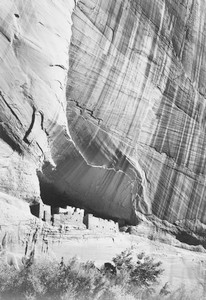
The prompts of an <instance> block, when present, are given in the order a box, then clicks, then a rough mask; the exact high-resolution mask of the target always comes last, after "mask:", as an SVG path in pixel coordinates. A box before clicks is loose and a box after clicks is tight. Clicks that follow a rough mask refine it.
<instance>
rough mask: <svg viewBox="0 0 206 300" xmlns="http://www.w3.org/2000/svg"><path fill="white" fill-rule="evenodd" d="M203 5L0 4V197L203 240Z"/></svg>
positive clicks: (147, 0) (172, 0) (104, 1)
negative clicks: (173, 227) (168, 226)
mask: <svg viewBox="0 0 206 300" xmlns="http://www.w3.org/2000/svg"><path fill="white" fill-rule="evenodd" d="M205 26H206V3H205V1H204V0H181V1H180V0H160V1H158V0H154V1H151V0H124V1H123V0H118V1H114V0H112V1H111V0H79V1H72V0H71V1H70V0H58V1H52V0H44V1H43V2H42V1H40V0H35V1H32V0H28V1H21V0H17V1H12V0H3V1H1V4H0V64H1V65H0V106H1V107H0V168H1V173H0V188H1V190H2V191H3V192H4V193H5V192H6V193H9V194H13V195H15V196H16V197H19V198H23V199H25V200H27V201H28V202H29V201H32V200H34V199H37V200H38V199H40V197H42V199H43V200H44V201H45V202H46V203H59V205H61V204H62V205H63V204H65V203H68V204H69V203H70V204H73V205H77V206H81V207H85V208H87V209H90V210H91V211H94V212H96V213H99V214H101V215H102V216H108V217H112V218H123V219H125V220H127V221H129V222H130V223H133V224H135V223H136V222H137V219H138V217H137V215H138V212H140V213H142V214H143V215H146V216H155V217H157V218H159V219H161V220H167V221H168V222H170V223H175V222H176V224H179V225H182V226H184V227H185V226H187V227H188V226H189V227H190V229H192V230H193V231H196V232H199V233H200V234H201V233H203V232H204V224H205V223H206V214H205V206H206V203H205V196H206V190H205V175H206V168H205V164H206V157H205V147H206V134H205V129H206V110H205V105H206V104H205V103H206V102H205V97H206V89H205V78H206V57H205V56H206V53H205V47H206V42H205Z"/></svg>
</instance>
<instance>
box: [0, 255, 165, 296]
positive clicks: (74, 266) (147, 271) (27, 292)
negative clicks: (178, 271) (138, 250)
mask: <svg viewBox="0 0 206 300" xmlns="http://www.w3.org/2000/svg"><path fill="white" fill-rule="evenodd" d="M113 262H114V266H115V268H116V270H117V272H115V273H110V272H106V271H105V268H104V267H102V268H101V269H100V270H99V269H98V268H96V267H95V265H94V263H93V262H87V263H80V262H78V261H77V260H76V259H75V258H74V259H72V260H70V261H69V262H68V263H64V262H63V261H62V262H61V263H57V262H53V263H51V262H49V261H44V262H33V263H32V264H30V265H25V267H24V268H23V269H22V270H21V271H18V270H15V269H14V268H13V267H9V266H7V265H5V264H1V265H0V300H52V299H53V300H90V299H91V300H115V299H116V300H120V299H122V300H123V299H124V300H134V299H137V297H139V295H140V294H141V295H146V294H148V293H150V294H151V293H152V291H153V290H152V287H153V286H154V285H155V284H157V283H158V277H159V276H160V274H161V273H162V269H160V265H161V263H160V262H158V263H155V262H154V261H153V259H152V258H150V257H148V256H146V255H145V254H143V253H142V254H140V255H137V256H136V261H134V260H133V254H132V251H131V249H130V250H126V251H124V252H122V253H121V254H120V255H117V256H116V257H114V258H113ZM145 297H146V296H145ZM138 299H139V298H138ZM146 299H148V298H146Z"/></svg>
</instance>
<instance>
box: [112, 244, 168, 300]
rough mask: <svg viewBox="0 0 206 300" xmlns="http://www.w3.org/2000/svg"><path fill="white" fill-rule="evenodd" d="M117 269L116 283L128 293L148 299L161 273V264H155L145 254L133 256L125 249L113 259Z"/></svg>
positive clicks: (131, 252)
mask: <svg viewBox="0 0 206 300" xmlns="http://www.w3.org/2000/svg"><path fill="white" fill-rule="evenodd" d="M113 262H114V264H115V266H116V268H117V270H118V271H119V272H118V275H117V283H118V284H121V285H123V286H124V287H125V288H126V289H127V290H128V293H131V294H133V295H135V296H139V295H141V297H142V298H144V297H149V296H148V295H149V294H152V293H153V292H154V288H153V287H155V285H157V284H158V283H159V277H160V275H161V274H162V272H163V269H161V268H160V267H161V264H162V263H161V262H155V261H154V258H151V257H149V256H147V255H145V253H140V254H135V253H134V252H133V251H132V249H127V250H125V251H123V252H121V253H120V254H119V255H117V256H116V257H114V258H113Z"/></svg>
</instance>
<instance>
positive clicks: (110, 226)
mask: <svg viewBox="0 0 206 300" xmlns="http://www.w3.org/2000/svg"><path fill="white" fill-rule="evenodd" d="M84 224H85V225H86V227H87V229H91V230H95V231H96V230H99V231H105V232H107V233H109V232H117V231H118V230H119V227H118V224H117V223H115V222H114V221H112V220H109V221H108V220H104V219H101V218H96V217H94V216H93V215H92V214H87V215H86V216H85V217H84Z"/></svg>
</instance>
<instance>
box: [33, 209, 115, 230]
mask: <svg viewBox="0 0 206 300" xmlns="http://www.w3.org/2000/svg"><path fill="white" fill-rule="evenodd" d="M30 210H31V213H32V214H33V215H34V216H36V217H37V218H39V219H41V220H43V221H45V222H47V223H50V224H51V225H53V226H57V227H59V226H62V225H63V226H67V227H70V226H71V227H74V228H79V229H85V228H87V229H89V230H93V231H100V232H105V233H111V232H118V231H119V225H118V223H116V222H114V221H112V220H106V219H102V218H98V217H95V216H93V215H92V214H90V213H86V212H85V211H84V210H83V209H80V208H75V207H71V206H66V207H64V208H63V207H53V206H49V205H46V204H43V203H35V204H32V205H30Z"/></svg>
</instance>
